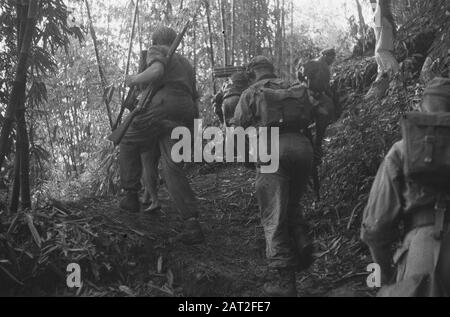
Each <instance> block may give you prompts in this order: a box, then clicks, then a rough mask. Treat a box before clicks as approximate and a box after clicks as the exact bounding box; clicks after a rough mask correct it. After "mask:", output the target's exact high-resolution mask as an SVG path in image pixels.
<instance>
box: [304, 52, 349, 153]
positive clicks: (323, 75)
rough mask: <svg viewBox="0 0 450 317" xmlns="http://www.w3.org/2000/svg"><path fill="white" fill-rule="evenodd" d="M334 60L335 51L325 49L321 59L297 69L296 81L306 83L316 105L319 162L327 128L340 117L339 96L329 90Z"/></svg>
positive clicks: (316, 145)
mask: <svg viewBox="0 0 450 317" xmlns="http://www.w3.org/2000/svg"><path fill="white" fill-rule="evenodd" d="M335 59H336V51H335V50H334V49H333V48H331V49H326V50H324V51H322V53H321V57H320V58H318V59H314V60H311V61H309V62H307V63H305V64H300V65H299V67H298V74H297V76H298V80H299V82H300V83H306V85H307V86H308V88H309V89H310V90H311V92H312V95H313V96H314V99H315V100H316V103H317V104H318V110H319V111H317V114H318V116H317V120H316V125H317V126H316V134H317V135H316V138H315V144H314V147H315V149H314V150H315V153H316V155H317V157H318V159H319V161H320V159H321V156H322V142H323V139H324V137H325V133H326V129H327V128H328V126H329V125H330V124H331V123H332V122H334V121H336V120H337V119H338V118H339V117H340V116H341V108H340V103H339V96H338V95H337V93H336V92H335V91H333V89H332V88H331V85H330V82H331V70H330V67H331V66H332V65H333V63H334V61H335Z"/></svg>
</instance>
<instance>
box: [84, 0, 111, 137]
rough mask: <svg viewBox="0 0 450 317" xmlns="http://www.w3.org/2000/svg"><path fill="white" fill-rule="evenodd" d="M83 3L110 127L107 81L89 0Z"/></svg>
mask: <svg viewBox="0 0 450 317" xmlns="http://www.w3.org/2000/svg"><path fill="white" fill-rule="evenodd" d="M85 3H86V11H87V15H88V20H89V30H90V33H91V37H92V42H93V43H94V51H95V58H96V60H97V67H98V74H99V76H100V81H101V83H102V88H103V93H104V96H103V99H104V102H105V105H106V111H107V114H108V119H109V125H110V127H111V129H112V128H113V127H114V122H113V119H112V112H111V106H110V100H108V96H106V95H107V93H106V87H107V86H108V82H107V80H106V76H105V72H104V71H103V67H102V60H101V58H100V52H99V49H98V42H97V35H96V33H95V28H94V22H93V21H92V16H91V8H90V6H89V1H88V0H85ZM108 19H109V15H108ZM108 28H109V20H108Z"/></svg>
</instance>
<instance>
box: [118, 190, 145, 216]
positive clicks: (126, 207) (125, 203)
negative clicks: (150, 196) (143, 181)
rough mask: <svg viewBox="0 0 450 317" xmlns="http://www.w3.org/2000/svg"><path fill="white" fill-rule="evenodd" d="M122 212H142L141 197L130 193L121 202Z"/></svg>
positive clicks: (132, 192)
mask: <svg viewBox="0 0 450 317" xmlns="http://www.w3.org/2000/svg"><path fill="white" fill-rule="evenodd" d="M119 207H120V210H121V211H125V212H132V213H138V212H140V211H141V204H140V202H139V195H138V193H137V192H134V191H128V192H127V193H126V195H125V198H123V199H122V200H121V201H120V205H119Z"/></svg>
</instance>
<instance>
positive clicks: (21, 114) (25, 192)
mask: <svg viewBox="0 0 450 317" xmlns="http://www.w3.org/2000/svg"><path fill="white" fill-rule="evenodd" d="M16 142H17V146H16V148H17V152H16V155H19V157H20V193H21V200H22V208H23V209H30V208H31V194H30V142H29V139H28V131H27V123H26V121H25V106H23V108H22V107H21V108H20V109H18V111H17V141H16Z"/></svg>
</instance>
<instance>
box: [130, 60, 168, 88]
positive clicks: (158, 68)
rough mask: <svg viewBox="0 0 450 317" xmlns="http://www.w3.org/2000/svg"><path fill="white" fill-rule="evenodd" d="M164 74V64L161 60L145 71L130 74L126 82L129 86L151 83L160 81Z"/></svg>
mask: <svg viewBox="0 0 450 317" xmlns="http://www.w3.org/2000/svg"><path fill="white" fill-rule="evenodd" d="M163 76H164V65H163V64H162V63H161V62H155V63H152V64H151V65H150V67H148V68H147V69H146V70H145V71H144V72H143V73H140V74H138V75H134V76H129V77H128V78H127V82H126V84H127V85H128V86H136V85H149V84H151V83H154V82H158V81H159V80H161V79H162V77H163Z"/></svg>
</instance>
